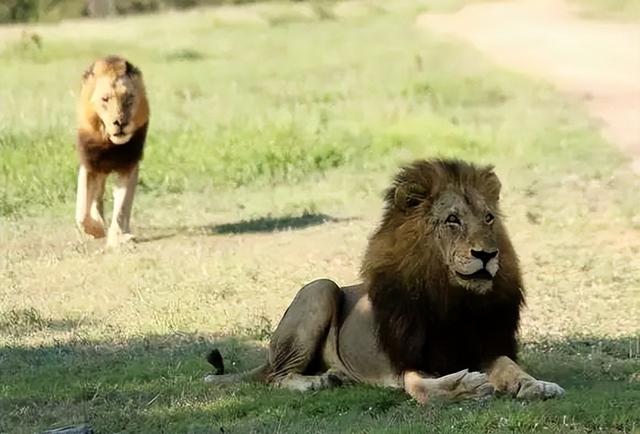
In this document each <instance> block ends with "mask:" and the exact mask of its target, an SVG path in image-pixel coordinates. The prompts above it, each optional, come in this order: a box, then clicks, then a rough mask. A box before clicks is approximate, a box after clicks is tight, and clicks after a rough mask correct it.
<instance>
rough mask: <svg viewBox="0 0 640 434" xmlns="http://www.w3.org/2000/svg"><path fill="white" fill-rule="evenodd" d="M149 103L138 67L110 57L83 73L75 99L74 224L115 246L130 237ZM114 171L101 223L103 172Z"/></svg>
mask: <svg viewBox="0 0 640 434" xmlns="http://www.w3.org/2000/svg"><path fill="white" fill-rule="evenodd" d="M148 124H149V103H148V100H147V96H146V91H145V86H144V82H143V80H142V74H141V73H140V71H139V70H138V69H137V68H135V67H134V66H133V65H132V64H130V63H129V62H128V61H127V60H125V59H123V58H121V57H117V56H109V57H105V58H102V59H98V60H96V61H95V62H94V63H93V64H92V65H91V66H90V67H89V68H88V69H87V70H86V71H85V73H84V76H83V82H82V89H81V92H80V100H79V103H78V142H77V148H78V154H79V157H80V170H79V172H78V193H77V201H76V223H77V224H78V226H79V227H80V228H81V229H82V230H83V231H84V232H85V233H87V234H89V235H91V236H93V237H95V238H101V237H104V236H105V235H106V234H108V241H107V244H108V245H109V246H112V247H114V246H117V245H119V244H121V243H123V242H126V241H128V240H130V239H131V238H132V236H131V234H130V227H129V224H130V217H131V208H132V205H133V198H134V193H135V188H136V184H137V180H138V170H139V162H140V160H141V159H142V154H143V147H144V142H145V139H146V132H147V127H148ZM111 172H116V173H117V179H116V186H115V188H114V207H113V217H112V221H111V225H110V227H109V230H108V232H107V231H106V230H105V228H104V218H103V215H102V213H103V193H104V184H105V181H106V178H107V176H108V175H109V174H110V173H111Z"/></svg>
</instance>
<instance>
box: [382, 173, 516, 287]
mask: <svg viewBox="0 0 640 434" xmlns="http://www.w3.org/2000/svg"><path fill="white" fill-rule="evenodd" d="M388 194H389V196H388V197H387V200H388V201H389V202H388V203H390V204H393V207H392V208H390V209H389V212H388V213H387V215H386V217H385V219H386V222H387V224H386V225H385V226H386V227H387V229H385V230H384V231H382V232H380V234H384V233H385V232H386V231H388V230H391V231H392V232H393V233H395V236H394V238H393V240H395V241H393V242H394V243H395V244H396V246H395V247H394V250H397V251H398V252H397V253H395V254H396V255H398V256H407V255H408V254H410V255H411V256H407V257H413V258H422V260H420V262H416V263H424V264H429V265H428V266H429V267H430V268H431V269H425V270H424V272H425V273H430V272H431V271H432V270H433V269H434V266H435V265H436V264H437V268H438V269H439V270H441V273H442V274H441V276H442V277H441V278H445V274H446V278H447V279H448V280H449V283H450V284H451V285H452V286H458V287H462V288H464V289H467V290H470V291H473V292H476V293H480V294H483V293H486V292H487V291H490V290H491V289H492V288H493V281H494V278H495V277H496V274H497V273H498V270H499V268H500V252H499V248H498V247H499V245H500V234H503V233H504V228H503V227H502V224H501V222H500V221H499V209H498V198H499V194H500V181H499V180H498V178H497V176H496V175H495V173H493V171H492V169H491V168H490V167H487V168H477V167H474V166H470V165H462V163H458V164H457V165H456V164H454V163H446V162H436V163H428V162H424V163H418V164H417V165H414V166H412V167H409V168H408V169H405V170H404V171H403V172H401V173H400V175H399V176H398V178H397V181H396V185H395V187H393V188H392V189H391V190H390V191H389V193H388ZM382 239H386V238H384V237H383V238H382ZM403 250H404V253H403ZM410 270H411V271H412V272H414V271H415V272H418V273H419V272H420V270H419V269H417V268H415V266H412V267H411V268H410ZM439 278H440V277H439Z"/></svg>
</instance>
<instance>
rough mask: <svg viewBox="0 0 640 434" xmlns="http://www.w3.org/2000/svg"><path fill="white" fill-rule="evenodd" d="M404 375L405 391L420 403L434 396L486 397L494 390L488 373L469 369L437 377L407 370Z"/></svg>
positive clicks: (447, 397)
mask: <svg viewBox="0 0 640 434" xmlns="http://www.w3.org/2000/svg"><path fill="white" fill-rule="evenodd" d="M403 377H404V389H405V391H406V392H407V393H408V394H409V395H411V397H413V398H414V399H415V400H416V401H418V402H419V403H420V404H425V403H427V402H428V401H430V400H431V399H434V398H435V399H445V400H448V401H460V400H464V399H474V398H475V399H477V398H484V397H487V396H490V395H493V392H494V387H493V385H492V384H491V383H490V382H489V377H488V376H487V375H486V374H483V373H481V372H475V371H474V372H469V371H468V370H467V369H464V370H462V371H459V372H454V373H453V374H449V375H445V376H443V377H437V378H432V377H428V376H425V375H423V374H421V373H419V372H417V371H407V372H405V373H404V376H403Z"/></svg>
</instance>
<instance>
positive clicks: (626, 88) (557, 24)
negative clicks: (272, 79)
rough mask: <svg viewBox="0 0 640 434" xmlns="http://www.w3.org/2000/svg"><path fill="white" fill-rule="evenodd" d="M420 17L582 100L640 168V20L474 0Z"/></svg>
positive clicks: (539, 0) (530, 1)
mask: <svg viewBox="0 0 640 434" xmlns="http://www.w3.org/2000/svg"><path fill="white" fill-rule="evenodd" d="M418 23H419V24H420V25H424V26H427V27H428V28H430V29H431V30H433V31H435V32H437V33H442V34H447V35H452V36H455V37H458V38H460V39H463V40H465V41H468V42H470V43H471V44H472V45H474V46H475V47H477V48H478V49H480V50H481V51H483V52H485V53H486V54H487V55H488V56H489V57H491V58H492V59H493V60H494V61H495V62H497V63H499V64H502V65H504V66H507V67H509V68H512V69H515V70H517V71H520V72H524V73H527V74H530V75H534V76H538V77H541V78H544V79H547V80H549V81H551V82H552V83H554V84H555V85H556V86H558V88H559V89H561V90H563V91H568V92H571V93H572V94H575V95H578V96H579V97H581V98H583V99H584V100H585V103H586V106H587V107H588V109H589V111H590V113H591V114H592V116H594V117H595V118H598V119H600V120H601V121H602V127H603V132H604V134H605V136H606V137H607V138H608V139H609V140H610V141H612V142H613V143H615V144H617V145H618V146H619V147H620V148H621V149H623V150H624V151H625V152H628V153H629V154H630V155H631V156H632V158H633V162H632V165H633V168H634V169H635V170H636V171H637V172H638V173H640V24H638V23H632V24H622V23H613V22H602V21H592V20H586V19H581V18H579V17H578V16H577V15H576V13H575V11H573V10H571V8H570V7H569V6H568V5H567V4H565V3H564V2H563V1H562V0H517V1H500V2H496V3H479V4H472V5H469V6H467V7H465V8H463V9H462V10H460V11H459V12H457V13H455V14H423V15H420V16H419V17H418Z"/></svg>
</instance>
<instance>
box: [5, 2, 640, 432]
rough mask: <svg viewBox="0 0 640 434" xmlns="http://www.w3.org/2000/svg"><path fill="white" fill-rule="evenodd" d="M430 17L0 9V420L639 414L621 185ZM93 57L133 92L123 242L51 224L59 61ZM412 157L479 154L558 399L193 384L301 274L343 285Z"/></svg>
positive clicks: (279, 305)
mask: <svg viewBox="0 0 640 434" xmlns="http://www.w3.org/2000/svg"><path fill="white" fill-rule="evenodd" d="M429 4H430V5H431V6H430V7H434V8H437V9H438V10H443V9H447V8H454V7H456V6H459V5H460V4H461V2H454V1H450V2H448V1H440V2H432V3H429ZM426 9H427V8H426V6H425V5H424V3H419V2H410V1H399V2H394V3H393V7H391V6H389V5H388V4H386V3H383V2H375V3H371V2H369V3H358V2H342V3H339V4H337V5H330V4H325V3H322V4H311V5H309V4H300V3H295V4H280V3H269V4H257V5H251V6H243V7H225V8H220V9H208V10H195V11H190V12H183V13H167V14H163V15H150V16H140V17H130V18H118V19H112V20H107V21H103V22H92V21H73V22H63V23H61V24H57V25H42V26H37V27H29V29H28V32H30V33H29V34H27V35H26V36H23V35H22V34H21V32H20V29H17V28H15V27H6V28H2V27H0V63H1V64H2V82H3V83H2V86H0V432H2V433H4V432H7V433H23V432H24V433H30V432H37V431H41V430H44V429H46V428H51V427H58V426H63V425H67V424H76V423H84V422H86V423H90V424H91V425H92V426H94V428H95V429H96V430H97V432H100V433H110V432H127V433H129V432H131V433H134V432H150V433H160V432H164V433H177V432H192V433H209V432H211V433H213V432H215V433H218V432H222V430H224V432H238V433H244V432H281V433H301V432H354V433H355V432H358V433H360V432H367V433H369V432H376V433H377V432H394V433H395V432H406V433H415V432H452V433H470V432H517V433H523V432H558V433H583V432H619V433H629V432H640V406H639V405H638V402H640V320H639V319H638V318H640V287H639V285H638V282H640V259H638V258H640V216H639V215H638V205H637V203H638V202H637V197H638V196H637V191H638V188H640V180H639V179H638V177H637V175H636V176H634V175H633V174H631V173H630V171H629V170H628V169H627V165H626V161H625V158H624V156H622V155H620V154H619V153H618V152H617V151H616V150H615V149H614V148H613V147H612V146H610V145H609V144H607V143H605V142H604V141H603V140H602V139H601V138H600V136H599V134H598V133H597V130H596V124H595V123H594V122H592V121H590V120H589V119H588V118H587V117H586V116H585V115H584V112H583V111H582V109H581V107H580V106H579V104H578V103H577V102H576V101H572V100H570V99H568V98H566V97H563V96H561V95H558V94H557V93H555V92H554V91H553V89H551V88H550V87H549V86H547V85H545V84H542V83H537V82H533V81H530V80H528V79H525V78H523V77H520V76H517V75H514V74H511V73H508V72H505V71H501V70H499V69H497V68H496V67H494V66H492V65H491V64H490V63H488V62H487V61H486V60H485V59H483V58H482V56H480V55H479V54H478V53H476V52H474V51H472V50H471V49H469V48H467V47H464V46H461V45H459V44H456V43H454V42H451V41H448V40H444V39H440V38H437V37H435V36H433V35H431V34H429V33H426V32H425V31H424V30H421V29H419V28H417V27H415V26H414V25H413V23H414V17H415V15H416V13H418V12H423V11H425V10H426ZM166 29H170V31H167V30H166ZM33 34H37V35H38V37H39V38H40V45H38V44H37V43H36V42H34V38H33V37H31V35H33ZM114 52H115V53H119V54H123V55H125V56H127V57H129V58H130V59H131V60H132V61H133V62H134V63H136V64H137V65H138V66H140V67H141V69H142V70H143V71H144V73H145V78H146V81H147V88H148V91H149V95H150V99H151V103H152V122H151V129H150V134H149V138H148V142H147V152H146V155H145V160H144V162H143V165H142V172H141V173H142V175H141V184H140V188H139V190H138V192H139V195H138V197H137V199H136V200H137V201H136V203H135V206H134V217H133V219H134V221H133V225H134V230H135V232H136V234H137V236H138V241H139V242H138V243H136V244H134V245H132V246H129V247H127V248H125V249H124V250H123V251H122V252H120V253H115V252H105V251H103V242H102V241H95V240H86V239H83V238H82V237H80V236H79V235H78V234H77V233H76V232H75V230H74V227H73V195H74V188H75V179H74V178H75V170H76V164H77V163H76V159H75V155H74V151H73V140H74V137H73V136H74V128H73V125H74V104H75V98H76V97H77V93H78V79H79V76H80V74H81V71H82V70H83V69H84V67H86V65H88V64H89V63H90V62H91V60H92V59H93V58H94V57H96V56H99V55H104V54H108V53H114ZM433 156H455V157H460V158H465V159H469V160H472V161H478V162H491V163H493V164H495V165H496V167H497V172H498V174H499V175H500V177H501V178H502V182H503V185H504V190H503V196H504V203H503V210H504V211H505V213H506V214H507V216H508V227H509V228H510V232H511V235H512V238H513V241H514V244H515V246H516V249H517V251H518V252H519V254H520V257H521V261H522V265H523V269H524V274H525V282H526V286H527V292H528V307H527V309H526V310H525V312H524V318H523V324H522V340H523V353H522V361H523V364H524V365H525V366H526V367H527V369H528V370H529V371H531V372H532V373H533V374H534V375H535V376H538V377H540V378H542V379H546V380H550V381H555V382H558V383H559V384H561V385H562V386H564V387H565V389H566V390H567V395H566V397H565V398H564V399H562V400H558V401H547V402H535V403H526V404H524V403H520V402H514V401H511V400H508V399H503V398H496V399H493V400H491V401H486V402H469V403H463V404H455V405H445V404H439V403H434V404H433V405H431V406H428V407H426V408H423V407H419V406H418V405H416V404H415V403H413V402H412V401H410V400H409V399H408V398H407V397H406V396H405V395H403V394H402V393H399V392H392V391H388V390H384V389H376V388H371V387H363V386H358V387H350V388H345V389H338V390H331V391H323V392H319V393H315V394H309V395H300V394H296V393H291V392H285V391H279V390H271V389H268V388H266V387H261V386H252V385H243V386H234V387H228V388H224V389H223V388H215V387H210V386H207V385H205V384H203V383H202V381H201V379H202V377H203V375H204V374H205V373H207V369H208V368H207V365H206V363H205V361H204V355H205V354H206V352H207V350H208V349H210V348H211V347H213V346H214V345H216V346H219V347H220V348H221V349H222V350H223V353H224V355H225V357H226V359H227V363H228V365H229V370H231V371H235V370H239V369H242V368H246V367H251V366H254V365H256V364H257V363H258V362H259V361H260V358H261V357H262V356H263V354H264V348H265V345H266V342H267V341H268V337H269V334H270V332H271V330H272V329H273V327H274V326H275V324H276V323H277V321H278V320H279V318H280V316H281V314H282V312H283V311H284V309H285V308H286V306H287V305H288V303H289V301H290V300H291V298H292V297H293V295H294V294H295V292H296V291H297V289H298V288H299V287H300V286H301V285H302V284H304V283H306V282H307V281H309V280H311V279H314V278H317V277H324V276H327V277H332V278H334V279H335V280H336V281H338V282H339V283H341V284H348V283H352V282H356V281H357V280H358V275H357V272H358V264H359V260H360V257H361V253H362V251H363V248H364V246H365V244H366V238H367V235H368V234H369V233H370V232H371V229H372V227H373V225H375V223H376V221H377V219H378V217H379V208H380V206H381V199H380V197H381V191H382V189H383V188H384V186H385V185H386V183H387V182H388V181H389V179H390V176H391V174H392V173H393V171H394V169H395V168H396V167H397V166H398V164H401V163H403V162H407V161H410V160H411V159H414V158H425V157H433Z"/></svg>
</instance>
